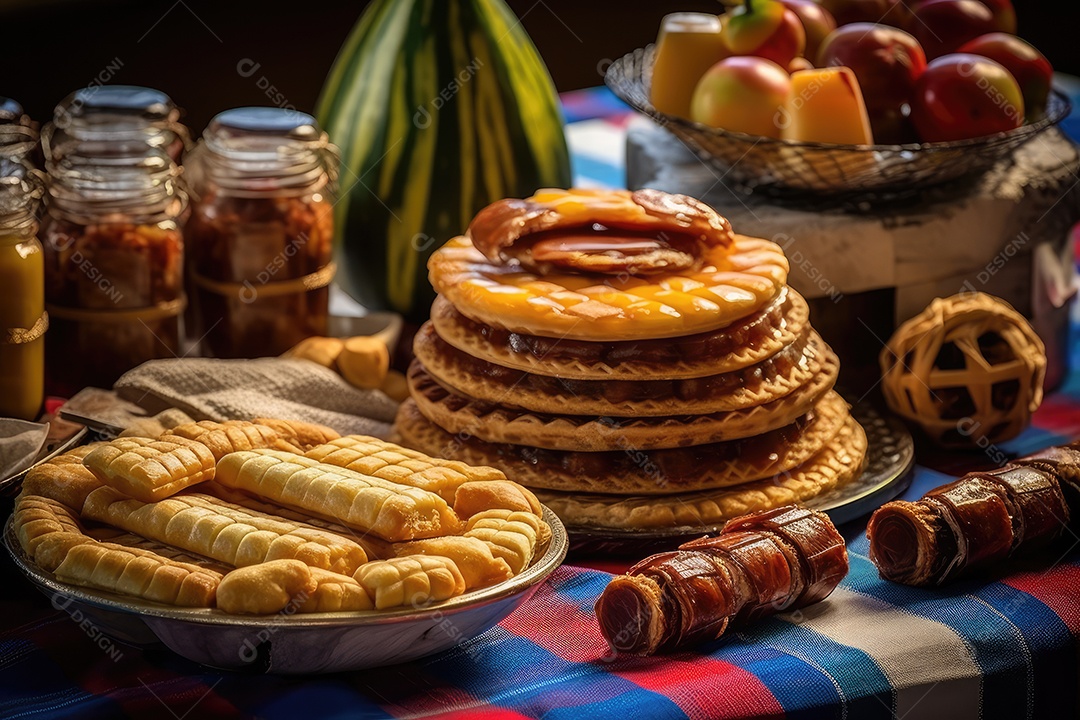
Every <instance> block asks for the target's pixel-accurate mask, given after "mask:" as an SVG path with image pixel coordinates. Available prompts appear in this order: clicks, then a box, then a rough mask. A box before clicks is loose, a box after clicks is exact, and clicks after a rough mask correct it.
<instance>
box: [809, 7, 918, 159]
mask: <svg viewBox="0 0 1080 720" xmlns="http://www.w3.org/2000/svg"><path fill="white" fill-rule="evenodd" d="M837 65H844V66H847V67H849V68H851V69H852V70H853V71H854V72H855V77H856V78H857V79H858V81H859V87H860V88H862V93H863V101H864V102H865V103H866V113H867V115H869V116H870V126H871V128H872V129H873V131H874V139H875V140H877V141H878V142H881V143H899V142H904V141H905V140H907V139H910V135H909V134H908V133H906V132H904V133H899V132H897V128H898V127H899V123H898V118H899V117H901V116H902V115H903V113H902V108H903V106H904V105H905V104H906V103H908V102H910V100H911V94H912V92H914V90H915V82H916V81H917V80H918V79H919V76H920V75H921V74H922V72H923V70H925V69H926V56H925V55H924V54H923V50H922V47H920V46H919V42H918V41H917V40H916V39H915V38H914V37H912V36H911V35H909V34H908V33H906V32H904V31H903V30H900V29H898V28H894V27H889V26H888V25H876V24H873V23H851V24H850V25H844V26H842V27H840V28H838V29H837V30H836V31H835V32H834V33H832V34H831V35H829V37H828V38H826V39H825V44H824V45H822V46H821V51H820V52H819V53H818V57H817V66H818V67H832V66H837Z"/></svg>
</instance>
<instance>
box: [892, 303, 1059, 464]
mask: <svg viewBox="0 0 1080 720" xmlns="http://www.w3.org/2000/svg"><path fill="white" fill-rule="evenodd" d="M880 360H881V369H882V372H883V373H884V377H883V379H882V388H883V389H884V392H885V400H886V402H888V404H889V407H890V408H891V409H892V411H893V412H895V413H897V414H898V415H900V416H902V417H904V418H906V419H908V420H909V421H911V422H913V423H915V424H917V425H918V426H920V427H921V428H922V429H923V430H924V431H925V433H926V435H927V436H928V437H929V438H930V439H931V440H932V441H934V442H935V443H937V444H938V445H940V446H942V447H946V448H970V447H983V448H986V447H987V446H988V445H989V444H992V443H997V442H1000V441H1003V440H1008V439H1009V438H1013V437H1016V436H1017V435H1019V434H1020V433H1021V432H1023V430H1024V428H1025V427H1027V425H1028V423H1029V422H1030V421H1031V413H1033V412H1034V411H1035V409H1036V408H1038V407H1039V403H1041V402H1042V395H1043V388H1042V386H1043V377H1044V375H1045V373H1046V350H1045V348H1044V347H1043V343H1042V340H1040V339H1039V336H1038V335H1036V334H1035V331H1034V330H1032V329H1031V325H1029V324H1028V322H1027V320H1025V319H1024V317H1023V316H1022V315H1021V314H1020V313H1018V312H1016V310H1014V309H1013V308H1012V306H1010V305H1009V304H1008V303H1006V302H1005V301H1004V300H999V299H998V298H995V297H991V296H990V295H986V294H984V293H963V294H961V295H954V296H952V297H949V298H945V299H941V298H938V299H937V300H934V301H933V302H932V303H930V306H929V307H927V308H926V309H925V310H923V311H922V312H921V313H919V314H918V315H916V316H915V317H913V318H911V319H910V320H908V321H907V322H905V323H904V324H903V325H901V326H900V327H899V328H897V330H896V332H895V333H893V336H892V338H891V339H890V340H889V344H888V345H887V346H886V347H885V348H884V349H883V350H882V352H881V358H880Z"/></svg>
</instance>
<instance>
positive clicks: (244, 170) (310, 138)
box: [201, 107, 337, 196]
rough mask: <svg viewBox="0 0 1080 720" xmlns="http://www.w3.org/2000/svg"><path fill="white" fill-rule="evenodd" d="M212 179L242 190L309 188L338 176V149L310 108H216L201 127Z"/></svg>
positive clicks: (204, 158)
mask: <svg viewBox="0 0 1080 720" xmlns="http://www.w3.org/2000/svg"><path fill="white" fill-rule="evenodd" d="M203 142H204V144H205V149H206V152H205V153H203V154H202V156H201V161H202V163H203V164H204V165H205V169H206V174H207V177H208V179H209V180H211V181H212V182H214V183H215V184H217V185H218V187H219V188H221V189H222V190H226V191H229V192H232V193H235V194H243V195H251V196H257V195H265V194H288V193H300V192H304V191H307V190H310V189H311V188H312V187H314V186H319V185H323V184H325V183H326V182H327V180H328V179H331V180H332V179H333V178H334V177H336V173H337V160H336V154H335V153H336V149H335V148H334V147H333V146H332V145H330V143H329V140H328V138H327V135H326V133H325V132H324V131H323V130H322V128H320V127H319V123H318V121H316V120H315V118H314V117H312V116H311V115H308V114H307V113H302V112H298V111H296V110H290V109H285V108H276V107H241V108H233V109H231V110H226V111H224V112H221V113H218V114H217V115H216V116H215V117H214V119H213V120H211V121H210V124H209V125H207V127H206V130H205V131H204V132H203Z"/></svg>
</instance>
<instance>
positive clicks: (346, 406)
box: [114, 358, 397, 438]
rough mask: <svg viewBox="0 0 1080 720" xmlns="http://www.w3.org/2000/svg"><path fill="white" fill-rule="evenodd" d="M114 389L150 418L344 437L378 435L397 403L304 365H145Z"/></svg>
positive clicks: (204, 361) (274, 361)
mask: <svg viewBox="0 0 1080 720" xmlns="http://www.w3.org/2000/svg"><path fill="white" fill-rule="evenodd" d="M114 389H115V390H116V392H117V393H118V394H119V395H120V397H122V398H124V399H125V400H129V401H131V402H133V403H135V404H136V405H139V406H140V407H143V408H145V409H146V410H147V412H148V413H151V414H152V413H157V412H160V411H162V410H165V409H167V408H179V409H180V410H183V411H184V412H186V413H187V414H188V415H190V416H191V417H193V418H195V419H196V420H217V421H224V420H250V419H252V418H256V417H275V418H282V419H285V420H303V421H305V422H315V423H320V424H323V425H328V426H330V427H332V428H334V429H335V430H337V431H338V432H339V433H341V434H343V435H352V434H357V435H374V436H376V437H383V438H385V437H387V436H389V434H390V424H391V423H392V422H393V420H394V415H395V414H396V413H397V403H395V402H394V401H393V400H391V399H390V398H389V397H387V396H386V395H385V394H383V393H382V392H380V391H378V390H360V389H357V388H355V387H353V386H352V385H350V384H349V383H347V382H345V380H343V379H342V377H341V376H340V375H338V374H337V373H335V372H334V371H332V370H330V369H328V368H325V367H323V366H321V365H318V364H316V363H313V362H310V361H308V360H289V359H284V358H260V359H258V360H215V359H208V358H184V359H181V360H151V361H150V362H146V363H143V364H142V365H140V366H139V367H137V368H135V369H134V370H130V371H128V372H127V373H125V374H124V375H123V376H122V377H121V378H120V379H119V380H117V381H116V385H115V386H114Z"/></svg>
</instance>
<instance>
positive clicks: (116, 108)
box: [41, 85, 188, 162]
mask: <svg viewBox="0 0 1080 720" xmlns="http://www.w3.org/2000/svg"><path fill="white" fill-rule="evenodd" d="M179 118H180V110H179V108H177V107H176V105H175V103H173V101H172V99H171V98H169V96H168V95H166V94H165V93H163V92H161V91H160V90H154V89H152V88H145V87H138V86H135V85H96V86H93V87H86V88H82V89H80V90H76V91H75V92H73V93H71V94H70V95H68V96H67V97H66V98H64V99H63V100H62V101H60V103H59V104H58V105H57V106H56V108H55V110H54V111H53V121H52V122H51V123H49V124H48V125H46V126H45V129H44V130H43V131H42V133H41V145H42V150H43V151H44V153H45V159H46V162H49V161H53V162H58V161H60V160H61V159H62V158H67V157H75V156H80V157H84V158H108V157H130V158H137V157H141V156H143V155H145V154H146V153H147V152H149V151H150V149H156V148H167V149H169V151H170V155H172V157H173V159H174V160H177V159H178V158H179V149H180V148H182V146H183V145H185V144H186V138H187V137H188V133H187V129H186V128H185V127H184V126H183V125H182V124H181V123H180V121H179Z"/></svg>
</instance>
